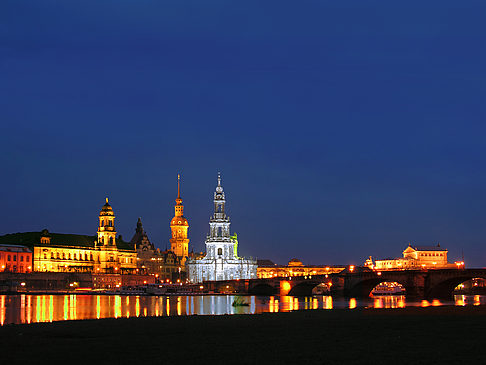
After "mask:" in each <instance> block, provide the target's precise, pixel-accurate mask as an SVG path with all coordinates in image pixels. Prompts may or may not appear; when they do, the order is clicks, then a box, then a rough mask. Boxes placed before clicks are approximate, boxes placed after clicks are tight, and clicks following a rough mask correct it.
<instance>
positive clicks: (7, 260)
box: [0, 245, 32, 272]
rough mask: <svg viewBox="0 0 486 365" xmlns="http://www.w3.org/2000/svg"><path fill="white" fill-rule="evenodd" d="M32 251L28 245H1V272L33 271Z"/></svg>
mask: <svg viewBox="0 0 486 365" xmlns="http://www.w3.org/2000/svg"><path fill="white" fill-rule="evenodd" d="M31 271H32V251H31V250H30V249H29V248H28V247H26V246H20V245H0V272H31Z"/></svg>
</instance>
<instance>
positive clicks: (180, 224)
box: [170, 175, 189, 264]
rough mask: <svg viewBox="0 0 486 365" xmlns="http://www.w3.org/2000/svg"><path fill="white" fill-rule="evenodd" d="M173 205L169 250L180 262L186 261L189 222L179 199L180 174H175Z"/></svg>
mask: <svg viewBox="0 0 486 365" xmlns="http://www.w3.org/2000/svg"><path fill="white" fill-rule="evenodd" d="M175 201H176V205H175V209H174V210H175V216H174V218H172V220H171V221H170V230H171V232H172V238H171V239H170V247H171V251H172V252H174V253H175V254H176V256H178V257H180V258H181V259H182V261H181V262H182V264H184V263H185V262H186V258H187V256H188V255H189V239H188V238H187V229H188V228H189V223H188V222H187V219H186V218H185V217H184V206H183V205H182V199H181V176H180V175H177V199H176V200H175Z"/></svg>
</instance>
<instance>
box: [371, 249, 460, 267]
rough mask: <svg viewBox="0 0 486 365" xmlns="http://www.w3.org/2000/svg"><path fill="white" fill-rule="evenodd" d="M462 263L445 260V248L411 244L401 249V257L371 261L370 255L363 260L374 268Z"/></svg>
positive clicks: (439, 265)
mask: <svg viewBox="0 0 486 365" xmlns="http://www.w3.org/2000/svg"><path fill="white" fill-rule="evenodd" d="M461 265H462V266H464V263H462V262H461V263H449V262H448V261H447V249H445V248H441V247H440V244H438V245H437V246H416V247H414V246H412V245H410V244H409V245H408V247H407V248H406V249H405V250H404V251H403V257H400V258H391V259H384V260H376V261H375V262H374V263H373V260H372V258H371V257H370V258H369V259H368V260H366V262H365V266H368V267H370V268H372V269H375V270H413V269H454V268H457V267H458V266H461Z"/></svg>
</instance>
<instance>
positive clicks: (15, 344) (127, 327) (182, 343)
mask: <svg viewBox="0 0 486 365" xmlns="http://www.w3.org/2000/svg"><path fill="white" fill-rule="evenodd" d="M0 350H1V352H0V354H1V358H2V364H11V363H31V364H38V363H48V364H52V363H56V364H57V363H64V364H70V363H76V364H77V363H90V364H121V363H123V364H125V363H133V364H223V363H224V364H287V363H288V364H297V363H301V364H484V363H486V307H481V306H479V307H428V308H404V309H362V310H358V309H357V310H316V311H301V312H293V313H276V314H275V313H267V314H261V315H239V316H237V315H234V316H191V317H168V318H160V317H159V318H134V319H104V320H90V321H68V322H57V323H41V324H31V325H8V326H4V327H1V328H0Z"/></svg>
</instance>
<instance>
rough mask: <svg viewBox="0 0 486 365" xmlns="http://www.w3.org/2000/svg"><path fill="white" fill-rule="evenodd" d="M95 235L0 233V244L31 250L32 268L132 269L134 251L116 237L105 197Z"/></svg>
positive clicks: (65, 270) (109, 271)
mask: <svg viewBox="0 0 486 365" xmlns="http://www.w3.org/2000/svg"><path fill="white" fill-rule="evenodd" d="M98 222H99V224H98V232H97V235H96V236H89V235H77V234H62V233H50V232H49V231H48V230H47V229H44V230H43V231H41V232H24V233H14V234H7V235H4V236H0V244H9V245H12V244H14V245H22V246H26V247H28V248H29V249H31V250H33V253H34V255H33V262H32V269H33V271H45V272H94V273H135V272H136V269H137V253H136V251H135V250H134V248H133V246H132V245H130V244H129V243H127V242H124V241H123V240H122V238H121V236H119V237H116V230H115V214H114V212H113V209H112V207H111V206H110V204H109V203H108V198H107V199H106V203H105V205H103V207H102V208H101V211H100V214H99V217H98Z"/></svg>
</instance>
